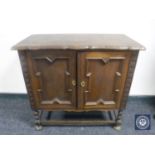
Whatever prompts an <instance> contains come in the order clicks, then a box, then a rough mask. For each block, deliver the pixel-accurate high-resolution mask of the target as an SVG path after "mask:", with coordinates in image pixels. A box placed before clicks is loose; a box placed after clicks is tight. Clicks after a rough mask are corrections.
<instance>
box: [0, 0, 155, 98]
mask: <svg viewBox="0 0 155 155" xmlns="http://www.w3.org/2000/svg"><path fill="white" fill-rule="evenodd" d="M154 16H155V9H154V5H153V1H149V0H144V1H142V0H141V1H140V0H117V1H116V0H107V1H104V0H76V1H74V0H41V1H39V0H13V1H10V0H5V1H1V0H0V93H5V92H6V93H25V92H26V89H25V84H24V80H23V76H22V72H21V67H20V63H19V58H18V55H17V52H16V51H11V47H12V46H13V45H14V44H16V43H17V42H19V41H20V40H22V39H24V38H25V37H27V36H29V35H31V34H36V33H39V34H42V33H47V34H49V33H121V34H126V35H128V36H129V37H131V38H132V39H134V40H136V41H138V42H139V43H141V44H143V45H144V46H145V47H146V48H147V50H146V51H141V52H140V55H139V58H138V63H137V66H136V71H135V75H134V79H133V83H132V87H131V91H130V94H131V95H155V85H154V81H155V67H154V66H155V18H154Z"/></svg>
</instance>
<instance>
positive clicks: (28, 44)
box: [12, 34, 145, 50]
mask: <svg viewBox="0 0 155 155" xmlns="http://www.w3.org/2000/svg"><path fill="white" fill-rule="evenodd" d="M12 49H15V50H25V49H29V50H32V49H33V50H37V49H76V50H79V49H116V50H127V49H129V50H144V49H145V47H144V46H142V45H141V44H139V43H137V42H136V41H134V40H132V39H130V38H129V37H127V36H126V35H122V34H40V35H39V34H38V35H31V36H30V37H28V38H26V39H24V40H23V41H21V42H20V43H18V44H17V45H15V46H14V47H13V48H12Z"/></svg>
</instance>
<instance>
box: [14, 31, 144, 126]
mask: <svg viewBox="0 0 155 155" xmlns="http://www.w3.org/2000/svg"><path fill="white" fill-rule="evenodd" d="M13 49H16V50H18V53H19V57H20V62H21V65H22V71H23V75H24V79H25V83H26V87H27V91H28V95H29V99H30V104H31V107H32V110H33V111H34V115H35V119H36V121H35V124H36V128H37V129H40V127H41V125H64V124H65V125H67V124H69V125H70V124H82V125H87V124H88V125H93V124H99V125H102V124H111V125H114V126H115V128H116V129H120V127H121V115H122V110H123V108H125V105H126V101H127V97H128V93H129V89H130V85H131V82H132V77H133V73H134V69H135V65H136V61H137V56H138V52H139V50H144V47H143V46H142V45H140V44H139V43H137V42H135V41H133V40H131V39H130V38H128V37H127V36H125V35H112V34H111V35H110V34H109V35H108V34H98V35H97V34H66V35H63V34H59V35H54V34H53V35H32V36H30V37H28V38H26V39H25V40H23V41H22V42H20V43H18V44H17V45H15V46H14V47H13ZM44 111H47V112H49V113H51V111H68V112H69V111H74V112H82V111H84V112H86V111H103V112H104V113H108V115H109V119H104V120H73V119H71V120H67V121H66V120H47V119H42V118H41V116H42V113H43V112H44Z"/></svg>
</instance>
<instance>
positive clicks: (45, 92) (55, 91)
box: [28, 50, 76, 110]
mask: <svg viewBox="0 0 155 155" xmlns="http://www.w3.org/2000/svg"><path fill="white" fill-rule="evenodd" d="M28 57H29V67H30V70H31V72H32V73H31V74H32V76H33V80H34V82H33V86H34V91H35V92H34V93H35V94H36V96H37V100H38V102H37V108H45V109H47V110H51V109H68V108H75V104H76V96H75V94H76V86H75V85H76V81H75V79H76V78H75V73H76V65H75V63H76V59H75V58H76V57H75V52H74V51H66V50H65V51H61V50H37V51H32V52H31V51H30V52H28ZM50 108H51V109H50Z"/></svg>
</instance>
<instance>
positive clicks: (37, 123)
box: [33, 110, 42, 130]
mask: <svg viewBox="0 0 155 155" xmlns="http://www.w3.org/2000/svg"><path fill="white" fill-rule="evenodd" d="M33 115H34V118H35V129H36V130H41V129H42V125H41V123H40V122H41V120H40V116H41V112H40V111H39V110H35V111H34V112H33Z"/></svg>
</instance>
